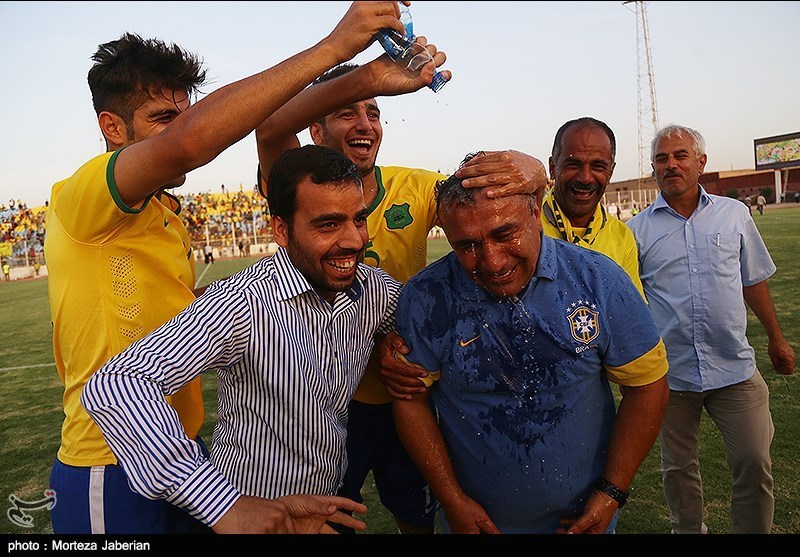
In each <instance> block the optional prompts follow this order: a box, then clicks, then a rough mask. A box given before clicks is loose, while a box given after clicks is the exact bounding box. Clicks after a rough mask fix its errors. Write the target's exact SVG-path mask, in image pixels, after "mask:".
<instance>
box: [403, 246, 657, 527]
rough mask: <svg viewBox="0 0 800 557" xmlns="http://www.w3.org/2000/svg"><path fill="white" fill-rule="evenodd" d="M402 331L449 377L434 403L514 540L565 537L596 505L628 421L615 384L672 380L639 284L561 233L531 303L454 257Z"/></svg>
mask: <svg viewBox="0 0 800 557" xmlns="http://www.w3.org/2000/svg"><path fill="white" fill-rule="evenodd" d="M397 323H398V331H399V333H400V334H401V335H402V336H403V338H404V339H405V340H406V342H407V344H408V345H409V347H410V348H411V352H410V353H409V354H408V356H407V358H408V360H409V361H411V362H413V363H416V364H419V365H421V366H422V367H424V368H426V369H428V370H430V371H440V372H441V373H440V376H439V379H438V381H437V382H436V383H435V384H434V386H433V387H432V390H431V397H432V400H433V401H434V403H435V405H436V408H437V410H438V412H439V414H440V427H441V430H442V433H443V435H444V438H445V441H446V443H447V448H448V451H449V454H450V456H451V459H452V461H453V465H454V468H455V471H456V475H457V477H458V480H459V483H460V485H461V486H462V488H463V489H464V490H465V491H466V493H467V494H468V495H470V497H472V498H473V499H475V500H476V501H477V502H479V503H480V504H481V505H483V507H484V508H485V509H486V511H487V512H488V514H489V516H490V517H491V518H492V520H493V521H494V522H495V524H496V525H497V526H498V528H500V530H501V531H503V532H507V533H515V532H516V533H537V532H545V533H546V532H552V533H555V530H556V527H557V526H558V521H559V519H560V518H562V517H564V516H567V515H575V514H579V513H580V512H581V511H582V510H583V507H584V505H585V503H586V500H587V498H588V495H589V494H590V493H591V489H592V485H593V483H594V481H595V480H596V479H597V477H598V476H600V475H601V473H602V471H603V467H604V464H605V460H606V453H607V448H608V444H609V439H610V435H611V430H612V428H613V424H614V417H615V411H616V409H615V403H614V398H613V394H612V391H611V388H610V385H609V379H610V380H611V381H614V382H616V383H619V384H621V385H628V386H639V385H645V384H649V383H651V382H653V381H655V380H657V379H659V378H660V377H662V376H664V375H665V374H666V372H667V361H666V352H665V350H664V346H663V343H662V342H661V339H660V336H659V333H658V330H657V329H656V327H655V324H654V323H653V319H652V317H651V314H650V311H649V309H648V308H647V306H646V304H645V302H644V300H643V299H642V296H641V295H640V294H639V293H638V291H637V290H636V288H635V287H634V285H633V283H632V282H631V280H630V278H629V277H628V275H627V274H625V272H624V271H623V270H622V269H621V268H620V267H619V266H618V265H617V264H616V263H614V262H613V261H612V260H611V259H609V258H608V257H606V256H605V255H602V254H599V253H596V252H593V251H591V250H587V249H585V248H581V247H578V246H573V245H570V244H568V243H566V242H562V241H557V240H554V239H552V238H548V237H543V238H542V249H541V254H540V257H539V262H538V265H537V269H536V273H535V276H534V278H533V279H532V280H531V282H530V284H529V285H528V287H527V288H526V290H525V291H524V292H523V293H522V294H521V295H520V296H519V297H511V298H503V299H501V298H495V297H493V296H491V295H490V294H488V293H487V292H486V291H485V290H483V289H482V288H481V287H479V286H478V285H477V284H476V283H475V282H474V281H473V280H472V279H471V278H470V277H469V276H468V275H467V274H466V273H465V272H464V271H463V270H462V268H461V266H460V265H459V263H458V259H457V258H456V256H455V254H454V253H450V254H449V255H447V256H445V257H444V258H442V259H440V260H439V261H437V262H436V263H434V264H432V265H430V266H429V267H427V268H426V269H424V270H422V271H421V272H420V273H418V274H417V275H416V276H414V277H413V278H412V279H411V280H409V282H408V283H407V285H406V286H405V288H404V289H403V291H402V293H401V297H400V302H399V308H398V318H397ZM613 526H614V524H613V523H612V527H613Z"/></svg>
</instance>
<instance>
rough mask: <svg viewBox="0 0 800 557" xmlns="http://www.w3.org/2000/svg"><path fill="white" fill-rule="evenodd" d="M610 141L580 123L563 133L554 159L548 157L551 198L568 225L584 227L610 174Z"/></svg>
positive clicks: (595, 129)
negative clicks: (551, 182) (551, 185)
mask: <svg viewBox="0 0 800 557" xmlns="http://www.w3.org/2000/svg"><path fill="white" fill-rule="evenodd" d="M613 153H614V151H613V146H612V145H611V139H610V138H609V137H608V135H607V134H606V132H605V131H603V129H601V128H600V127H598V126H596V125H593V124H588V123H582V124H575V125H573V126H571V127H569V128H567V130H566V131H565V132H564V135H563V137H562V138H561V149H560V152H559V153H558V158H557V159H554V158H553V157H550V176H551V178H553V180H554V181H555V187H554V189H553V196H554V197H555V199H556V202H557V203H558V206H559V208H560V209H561V212H562V213H563V214H564V216H566V217H567V218H568V219H569V221H570V224H572V226H577V227H581V228H583V227H586V226H588V225H589V221H590V220H591V218H592V215H594V212H595V210H596V208H597V204H598V203H600V201H601V200H602V198H603V194H604V193H605V191H606V187H607V186H608V184H609V182H611V176H612V174H613V172H614V166H615V163H614V154H613Z"/></svg>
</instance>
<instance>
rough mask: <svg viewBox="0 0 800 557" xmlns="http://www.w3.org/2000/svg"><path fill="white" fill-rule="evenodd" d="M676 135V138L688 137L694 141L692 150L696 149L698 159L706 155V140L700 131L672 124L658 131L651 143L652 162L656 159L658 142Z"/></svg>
mask: <svg viewBox="0 0 800 557" xmlns="http://www.w3.org/2000/svg"><path fill="white" fill-rule="evenodd" d="M671 135H674V136H676V137H680V138H683V136H684V135H685V136H687V137H688V138H689V139H691V141H692V148H693V149H694V152H695V154H696V155H697V156H698V157H701V156H703V155H704V154H705V153H706V140H705V138H704V137H703V136H702V135H701V134H700V132H699V131H697V130H693V129H692V128H688V127H686V126H681V125H680V124H670V125H668V126H665V127H663V128H661V129H660V130H658V131H657V132H656V135H655V136H654V137H653V140H652V141H651V142H650V162H653V161H654V160H655V159H654V157H655V154H656V145H658V142H659V141H660V140H661V139H662V138H664V137H669V136H671Z"/></svg>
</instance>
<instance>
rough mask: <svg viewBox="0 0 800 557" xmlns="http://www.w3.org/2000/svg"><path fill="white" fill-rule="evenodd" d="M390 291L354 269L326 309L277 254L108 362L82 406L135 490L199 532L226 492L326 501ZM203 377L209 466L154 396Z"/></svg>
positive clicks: (390, 310)
mask: <svg viewBox="0 0 800 557" xmlns="http://www.w3.org/2000/svg"><path fill="white" fill-rule="evenodd" d="M400 288H401V285H400V283H399V282H397V281H396V280H394V279H393V278H391V277H390V276H389V275H388V274H387V273H385V272H384V271H382V270H380V269H377V268H373V267H369V266H366V265H363V264H362V265H359V267H358V270H357V273H356V280H355V283H354V284H353V287H352V288H351V289H350V290H348V291H347V292H340V293H338V294H337V295H336V298H335V300H334V303H333V305H331V304H329V303H327V302H326V301H324V300H323V299H322V298H320V297H319V296H318V295H317V294H316V292H315V291H314V290H313V289H312V287H311V286H310V285H309V283H308V281H307V280H306V279H305V277H303V275H302V274H300V273H299V271H297V269H295V267H294V266H293V265H292V264H291V262H290V260H289V257H288V255H287V253H286V251H285V250H283V249H281V248H279V249H278V251H277V252H276V254H275V255H274V256H273V257H269V258H265V259H262V260H261V261H259V262H258V263H255V264H254V265H252V266H250V267H248V268H247V269H245V270H243V271H241V272H240V273H238V274H236V275H234V276H232V277H230V278H228V279H225V280H221V281H217V282H214V283H212V284H211V286H209V288H208V290H206V292H205V293H204V294H203V295H202V296H200V297H199V298H197V299H196V300H195V301H194V302H193V303H192V304H191V305H190V306H189V307H187V308H186V309H185V310H184V311H182V312H181V313H180V314H178V315H177V316H176V317H174V318H173V319H171V320H170V321H168V322H167V323H165V324H164V325H163V326H162V327H160V328H158V329H157V330H155V331H153V333H151V334H150V335H148V336H147V337H145V338H143V339H141V340H139V341H137V342H136V343H134V344H132V345H131V346H130V347H129V348H128V349H127V350H125V351H123V352H122V353H121V354H118V355H117V356H115V357H113V358H111V359H110V360H109V361H108V362H107V363H106V364H105V365H104V366H103V367H102V368H100V370H99V371H98V372H97V373H95V374H94V376H93V377H92V378H91V379H90V380H89V382H88V383H87V384H86V386H85V387H84V391H83V395H82V403H83V405H84V406H85V407H86V410H87V411H88V412H89V414H90V415H91V416H92V418H93V419H94V420H95V421H96V422H97V424H98V425H99V426H100V428H101V429H102V431H103V434H104V435H105V437H106V439H107V441H108V444H109V445H110V446H111V448H112V450H113V451H114V453H115V455H116V456H117V457H118V458H119V460H120V464H121V465H122V466H123V467H124V469H125V471H126V473H127V475H128V477H129V479H130V482H131V484H132V486H133V488H134V490H135V491H137V492H138V493H140V494H142V495H144V496H145V497H149V498H152V499H157V498H165V499H166V500H167V501H169V502H170V503H173V504H175V505H177V506H179V507H182V508H184V509H186V510H187V511H188V512H190V513H191V514H192V515H193V516H195V517H197V518H199V519H200V520H202V521H203V522H205V523H206V524H209V525H213V524H215V523H216V522H217V520H219V518H220V517H221V516H222V515H224V514H225V513H226V512H227V511H228V509H229V508H230V507H231V506H232V505H233V504H234V503H235V502H236V500H237V499H238V497H239V494H244V495H252V496H258V497H265V498H275V497H280V496H284V495H290V494H295V493H312V494H321V495H333V494H335V493H336V491H337V490H338V488H339V486H340V484H341V481H342V477H343V475H344V471H345V469H346V467H347V457H346V452H345V441H346V433H347V405H348V402H349V401H350V399H351V397H352V395H353V393H354V392H355V390H356V387H357V386H358V383H359V381H360V379H361V376H362V374H363V371H364V369H365V367H366V364H367V360H368V359H369V355H370V352H371V351H372V348H373V346H374V335H375V334H376V333H387V332H389V331H391V330H393V329H394V319H395V308H396V303H397V298H398V295H399V292H400ZM210 369H217V370H218V386H217V389H218V394H219V409H218V417H217V423H216V426H215V428H214V436H213V441H212V444H211V449H210V450H211V459H210V461H209V460H206V459H205V458H204V457H203V455H202V453H201V451H200V448H199V446H198V444H197V443H196V442H194V441H192V440H190V439H188V438H187V437H186V435H185V434H184V432H183V428H182V427H181V424H180V422H179V421H178V416H177V414H176V413H175V411H174V410H173V409H172V408H171V407H170V406H169V405H168V404H167V403H166V400H165V398H164V395H170V394H172V393H174V392H175V391H177V390H178V389H179V388H180V387H181V386H182V385H184V384H185V383H187V382H188V381H190V380H191V379H193V378H194V377H197V376H198V375H200V374H201V373H202V372H203V371H205V370H210Z"/></svg>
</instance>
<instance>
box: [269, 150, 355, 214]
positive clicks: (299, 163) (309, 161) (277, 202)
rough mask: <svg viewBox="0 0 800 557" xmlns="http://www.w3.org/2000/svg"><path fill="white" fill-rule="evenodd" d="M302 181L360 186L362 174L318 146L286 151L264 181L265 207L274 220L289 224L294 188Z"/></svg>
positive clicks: (339, 155) (343, 160) (294, 203)
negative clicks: (266, 186)
mask: <svg viewBox="0 0 800 557" xmlns="http://www.w3.org/2000/svg"><path fill="white" fill-rule="evenodd" d="M305 178H310V179H311V181H312V182H313V183H315V184H331V183H333V184H338V185H345V184H356V185H358V186H359V187H361V185H362V182H361V172H359V170H358V168H357V167H356V165H355V164H354V163H353V161H351V160H350V159H348V158H347V157H346V156H344V155H343V154H341V153H340V152H339V151H336V150H334V149H331V148H330V147H322V146H320V145H305V146H303V147H297V148H295V149H289V150H288V151H284V153H283V154H281V156H280V157H278V159H277V160H276V161H275V163H274V164H273V165H272V170H270V173H269V179H268V181H267V183H269V188H268V189H267V205H268V206H269V212H270V214H271V215H272V216H273V217H280V218H282V219H284V220H286V221H288V222H291V220H292V216H293V215H294V212H295V207H296V203H297V185H298V184H299V183H300V182H302V181H303V179H305Z"/></svg>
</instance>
